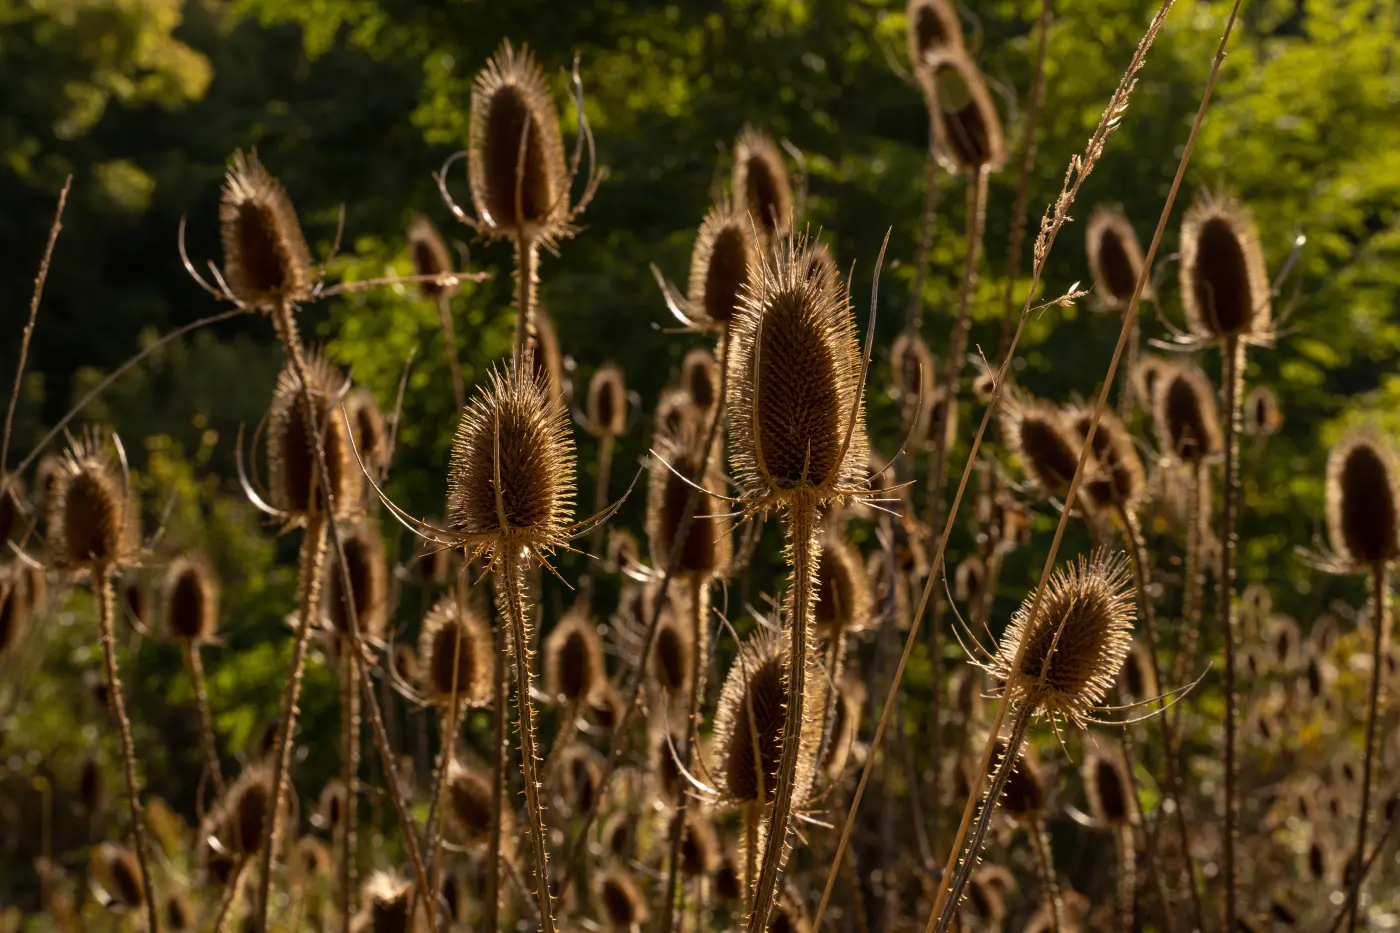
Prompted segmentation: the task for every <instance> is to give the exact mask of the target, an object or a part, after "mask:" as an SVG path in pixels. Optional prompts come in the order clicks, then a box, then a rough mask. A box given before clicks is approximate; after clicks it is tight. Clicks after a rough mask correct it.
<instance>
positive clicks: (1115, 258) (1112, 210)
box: [1085, 204, 1152, 309]
mask: <svg viewBox="0 0 1400 933" xmlns="http://www.w3.org/2000/svg"><path fill="white" fill-rule="evenodd" d="M1085 237H1086V240H1087V243H1086V245H1087V248H1088V253H1089V270H1090V272H1091V273H1092V274H1093V276H1094V283H1095V285H1096V287H1095V289H1094V293H1095V294H1096V295H1097V296H1098V298H1099V303H1100V304H1101V305H1102V306H1103V307H1104V308H1110V309H1112V308H1126V307H1127V306H1128V302H1129V301H1131V300H1132V297H1133V291H1134V290H1135V289H1136V288H1137V280H1138V277H1139V276H1140V275H1142V264H1143V256H1142V244H1141V243H1139V242H1138V238H1137V234H1136V233H1134V232H1133V225H1132V224H1131V223H1130V222H1129V221H1128V216H1127V215H1126V214H1124V213H1123V207H1122V205H1120V204H1114V205H1105V204H1100V205H1098V206H1097V207H1095V208H1094V212H1093V214H1091V215H1090V217H1089V226H1088V228H1087V229H1086V231H1085ZM1142 296H1143V297H1144V298H1151V297H1152V287H1151V283H1150V282H1148V284H1146V285H1144V286H1143V292H1142Z"/></svg>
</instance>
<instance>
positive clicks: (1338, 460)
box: [1327, 427, 1400, 569]
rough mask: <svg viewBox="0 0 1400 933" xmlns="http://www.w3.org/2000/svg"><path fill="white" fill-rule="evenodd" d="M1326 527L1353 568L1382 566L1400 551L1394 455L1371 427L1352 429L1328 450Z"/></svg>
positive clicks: (1399, 498) (1399, 492)
mask: <svg viewBox="0 0 1400 933" xmlns="http://www.w3.org/2000/svg"><path fill="white" fill-rule="evenodd" d="M1327 531H1328V538H1330V539H1331V542H1332V549H1333V550H1334V551H1336V553H1337V555H1338V557H1339V558H1340V559H1341V560H1342V562H1343V563H1345V564H1346V565H1347V566H1348V567H1350V568H1354V569H1362V568H1366V567H1372V566H1376V565H1378V564H1383V563H1386V562H1388V561H1391V560H1394V559H1395V557H1396V555H1397V553H1400V490H1398V489H1397V486H1396V463H1395V453H1394V451H1393V450H1392V449H1391V447H1390V445H1389V444H1387V443H1386V442H1385V441H1383V440H1382V439H1381V438H1380V435H1379V434H1377V433H1376V432H1374V431H1372V430H1370V429H1368V428H1365V427H1362V428H1355V429H1353V430H1352V431H1351V432H1349V433H1348V434H1347V435H1346V436H1345V437H1343V438H1342V440H1341V442H1340V443H1338V444H1337V445H1336V446H1335V447H1333V448H1332V450H1331V452H1330V453H1329V454H1328V457H1327Z"/></svg>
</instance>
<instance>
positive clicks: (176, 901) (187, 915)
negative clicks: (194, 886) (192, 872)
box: [165, 891, 195, 933]
mask: <svg viewBox="0 0 1400 933" xmlns="http://www.w3.org/2000/svg"><path fill="white" fill-rule="evenodd" d="M194 923H195V913H194V905H193V904H191V903H190V899H189V898H188V897H187V896H186V895H185V894H184V892H183V891H172V892H171V893H170V894H169V896H167V897H166V899H165V924H166V927H167V928H168V929H169V930H170V931H171V933H183V931H185V930H193V929H194Z"/></svg>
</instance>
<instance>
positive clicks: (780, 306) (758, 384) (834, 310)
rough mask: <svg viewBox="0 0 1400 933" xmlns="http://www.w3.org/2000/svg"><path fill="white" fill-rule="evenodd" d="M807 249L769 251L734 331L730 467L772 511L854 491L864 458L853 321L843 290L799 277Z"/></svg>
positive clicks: (791, 246) (802, 245) (799, 244)
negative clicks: (797, 494) (810, 495)
mask: <svg viewBox="0 0 1400 933" xmlns="http://www.w3.org/2000/svg"><path fill="white" fill-rule="evenodd" d="M809 248H810V247H809V244H808V242H807V241H806V240H805V239H802V240H798V241H796V242H791V241H790V242H787V243H779V244H778V245H777V246H776V247H775V249H774V251H773V259H772V261H765V262H764V263H763V265H762V267H761V269H760V271H759V273H758V275H757V276H756V278H755V280H754V281H753V283H752V284H751V286H750V288H749V289H748V290H747V291H746V292H745V295H744V303H743V307H742V309H741V310H740V313H739V315H738V317H736V318H735V319H734V321H733V323H732V325H731V328H730V331H731V337H732V339H733V341H734V342H733V345H732V347H731V349H730V352H729V376H728V382H729V392H728V394H729V398H728V400H727V403H726V410H727V414H728V418H729V434H730V437H731V442H730V462H731V464H732V466H733V469H734V474H735V479H736V480H737V482H738V484H739V487H740V489H741V490H742V491H743V493H744V495H745V497H747V498H754V499H766V500H768V501H769V502H771V503H772V504H775V505H776V504H778V503H780V502H782V501H783V500H785V499H786V498H788V497H790V496H791V495H792V494H793V493H794V491H796V490H798V489H799V488H803V487H806V488H810V489H814V490H816V492H817V495H818V496H819V497H820V496H833V495H836V494H837V490H840V489H851V488H853V487H855V486H857V485H858V484H859V483H860V482H861V480H862V479H863V478H864V475H865V463H866V460H867V458H868V454H867V448H866V439H865V412H864V405H863V404H862V400H861V399H860V398H859V396H858V394H857V393H858V391H859V389H860V375H861V364H860V359H861V350H860V345H859V343H858V341H857V339H856V324H855V316H854V315H853V314H852V311H851V306H850V303H849V302H848V301H847V298H846V293H845V292H844V290H843V289H842V288H841V287H840V285H839V284H832V283H828V282H826V281H825V280H823V279H808V278H807V277H805V276H804V275H802V274H801V270H802V268H803V267H804V266H805V265H806V262H807V253H808V250H809ZM847 438H849V439H850V441H849V444H848V443H847Z"/></svg>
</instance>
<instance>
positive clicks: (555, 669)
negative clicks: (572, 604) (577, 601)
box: [544, 608, 608, 707]
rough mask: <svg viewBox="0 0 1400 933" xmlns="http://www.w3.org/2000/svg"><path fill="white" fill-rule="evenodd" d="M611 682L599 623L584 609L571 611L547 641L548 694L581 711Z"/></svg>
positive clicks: (545, 651)
mask: <svg viewBox="0 0 1400 933" xmlns="http://www.w3.org/2000/svg"><path fill="white" fill-rule="evenodd" d="M607 678H608V674H607V671H606V669H604V667H603V639H602V637H601V636H600V635H599V634H598V625H597V623H596V622H594V621H593V619H592V617H591V616H589V615H588V613H587V611H586V610H584V609H583V608H574V609H571V610H569V611H568V612H566V613H565V614H564V617H563V618H562V619H560V620H559V623H558V624H557V625H555V626H554V629H553V631H551V632H550V633H549V636H548V637H547V638H545V640H544V683H545V693H547V694H548V695H549V697H550V699H552V700H556V701H559V702H561V703H565V704H567V705H570V706H576V707H577V706H581V705H582V704H585V703H587V702H588V699H589V698H590V697H592V696H593V694H594V693H596V692H597V691H598V690H599V689H600V688H601V687H602V685H603V684H604V683H605V682H606V681H607Z"/></svg>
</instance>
